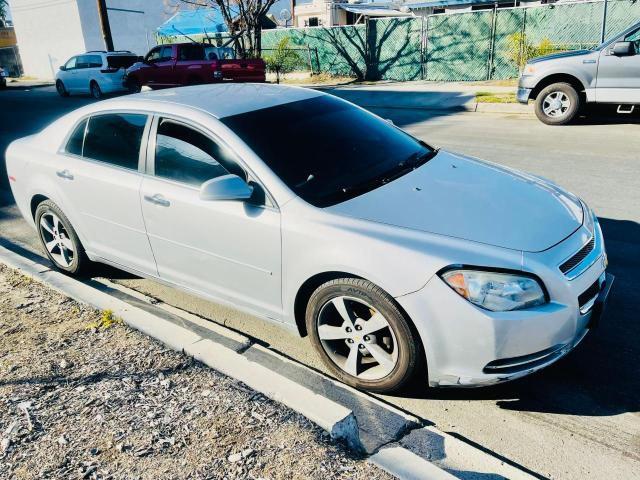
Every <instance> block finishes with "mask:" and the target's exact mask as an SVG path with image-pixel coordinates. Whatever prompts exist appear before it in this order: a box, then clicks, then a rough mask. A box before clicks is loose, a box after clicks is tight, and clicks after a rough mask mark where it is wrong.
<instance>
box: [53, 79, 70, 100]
mask: <svg viewBox="0 0 640 480" xmlns="http://www.w3.org/2000/svg"><path fill="white" fill-rule="evenodd" d="M56 91H57V92H58V95H60V96H61V97H68V96H69V92H68V91H67V88H66V87H65V86H64V83H62V80H58V81H57V82H56Z"/></svg>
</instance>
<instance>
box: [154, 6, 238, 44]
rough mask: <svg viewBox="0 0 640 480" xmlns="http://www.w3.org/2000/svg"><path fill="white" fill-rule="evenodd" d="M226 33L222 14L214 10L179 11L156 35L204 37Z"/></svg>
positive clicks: (161, 26) (159, 28) (160, 27)
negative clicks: (205, 35) (200, 35)
mask: <svg viewBox="0 0 640 480" xmlns="http://www.w3.org/2000/svg"><path fill="white" fill-rule="evenodd" d="M226 31H227V25H226V24H225V23H224V19H223V18H222V14H221V13H220V12H219V11H218V10H217V9H215V8H199V9H197V10H181V11H179V12H178V13H176V14H175V15H174V16H173V17H171V18H170V19H169V20H167V21H166V22H164V23H163V24H162V25H160V26H159V27H158V29H157V32H158V34H159V35H162V36H165V37H170V36H176V35H199V34H202V35H204V34H212V33H221V32H226Z"/></svg>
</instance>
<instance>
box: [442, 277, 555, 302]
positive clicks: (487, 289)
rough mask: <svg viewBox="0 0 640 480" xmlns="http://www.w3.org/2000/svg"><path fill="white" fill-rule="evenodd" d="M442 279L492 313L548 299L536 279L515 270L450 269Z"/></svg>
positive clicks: (461, 294) (460, 293) (463, 295)
mask: <svg viewBox="0 0 640 480" xmlns="http://www.w3.org/2000/svg"><path fill="white" fill-rule="evenodd" d="M441 277H442V279H443V280H444V281H445V282H446V283H447V285H449V286H450V287H451V288H452V289H453V290H455V291H456V292H457V293H458V294H459V295H460V296H462V297H464V298H466V299H467V300H469V301H470V302H471V303H473V304H474V305H478V306H479V307H482V308H484V309H487V310H491V311H493V312H506V311H510V310H519V309H522V308H528V307H535V306H537V305H542V304H544V303H546V302H547V298H546V295H545V292H544V290H543V289H542V286H541V285H540V283H538V282H537V281H536V279H534V278H531V277H528V276H524V275H518V274H516V273H502V272H490V271H483V270H470V269H462V268H461V269H453V270H447V271H445V272H444V273H442V274H441Z"/></svg>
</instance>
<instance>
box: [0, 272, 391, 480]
mask: <svg viewBox="0 0 640 480" xmlns="http://www.w3.org/2000/svg"><path fill="white" fill-rule="evenodd" d="M0 438H1V446H0V478H7V479H23V478H65V479H67V478H86V479H97V478H100V479H106V478H113V479H117V478H127V479H132V478H140V479H146V478H149V479H157V478H248V479H251V478H256V479H257V478H265V479H267V478H269V479H276V478H287V479H289V478H322V479H325V478H349V479H360V478H362V479H365V478H366V479H371V478H390V477H389V476H388V475H387V474H386V473H384V472H383V471H381V470H379V469H377V468H376V467H374V466H372V465H370V464H367V463H366V462H365V461H364V460H363V459H359V458H355V457H353V456H352V455H351V454H349V453H348V452H346V451H345V450H344V449H343V448H342V447H341V446H339V445H336V444H335V443H334V442H332V441H331V440H330V438H328V436H327V435H326V434H325V433H324V432H323V431H322V430H320V429H319V428H317V427H315V426H314V425H313V424H311V423H310V422H308V421H307V420H306V419H305V418H304V417H302V416H300V415H298V414H296V413H295V412H293V411H291V410H289V409H288V408H286V407H284V406H282V405H279V404H277V403H274V402H272V401H271V400H269V399H267V398H265V397H264V396H262V395H261V394H259V393H256V392H254V391H252V390H250V389H249V388H247V387H246V386H244V385H242V384H240V383H239V382H236V381H234V380H233V379H230V378H227V377H225V376H223V375H221V374H219V373H217V372H215V371H213V370H211V369H209V368H207V367H205V366H203V365H201V364H199V363H197V362H194V361H192V360H191V359H190V358H188V357H187V356H185V355H182V354H180V353H177V352H174V351H171V350H167V349H166V348H164V347H163V346H161V345H160V344H158V343H157V342H155V341H153V340H151V339H149V338H147V337H145V336H144V335H142V334H140V333H139V332H137V331H134V330H132V329H130V328H128V327H127V326H125V325H124V324H122V323H121V322H120V321H119V320H118V319H117V318H114V317H113V316H112V315H110V314H109V312H99V311H97V310H94V309H92V308H89V307H87V306H83V305H80V304H78V303H76V302H74V301H72V300H70V299H68V298H66V297H64V296H62V295H60V294H58V293H57V292H54V291H52V290H50V289H48V288H47V287H45V286H44V285H42V284H39V283H37V282H34V281H32V280H30V279H29V278H27V277H25V276H23V275H21V274H19V273H18V272H16V271H14V270H12V269H9V268H7V267H5V266H3V265H0Z"/></svg>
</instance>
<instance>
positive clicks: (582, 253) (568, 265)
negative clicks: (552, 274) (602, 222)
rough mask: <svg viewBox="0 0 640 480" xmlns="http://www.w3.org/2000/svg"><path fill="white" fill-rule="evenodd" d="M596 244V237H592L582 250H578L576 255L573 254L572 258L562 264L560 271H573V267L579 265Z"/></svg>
mask: <svg viewBox="0 0 640 480" xmlns="http://www.w3.org/2000/svg"><path fill="white" fill-rule="evenodd" d="M595 244H596V238H595V237H591V240H589V242H588V243H587V244H586V245H585V246H584V247H582V248H581V249H580V250H578V252H577V253H576V254H575V255H573V256H572V257H571V258H569V259H568V260H566V261H565V262H564V263H563V264H562V265H560V271H561V272H562V273H567V272H569V271H571V270H572V269H573V268H575V267H576V265H579V264H580V262H582V261H583V260H584V259H585V258H586V256H587V255H589V254H590V253H591V252H592V251H593V248H594V247H595Z"/></svg>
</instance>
